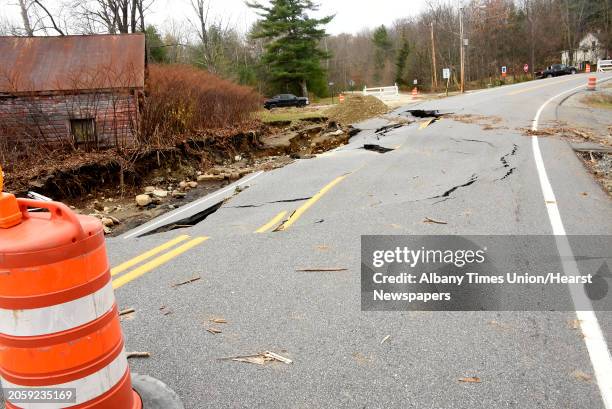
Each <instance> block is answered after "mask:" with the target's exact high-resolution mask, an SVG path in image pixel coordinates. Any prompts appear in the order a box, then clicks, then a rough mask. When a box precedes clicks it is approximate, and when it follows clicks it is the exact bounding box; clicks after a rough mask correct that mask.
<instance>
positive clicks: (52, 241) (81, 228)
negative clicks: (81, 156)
mask: <svg viewBox="0 0 612 409" xmlns="http://www.w3.org/2000/svg"><path fill="white" fill-rule="evenodd" d="M29 208H38V209H45V210H46V211H44V212H29V211H28V209H29ZM0 378H1V381H2V386H3V388H9V389H15V390H25V391H30V390H40V389H41V388H44V389H45V390H47V389H51V388H53V389H56V388H57V389H61V390H63V391H64V392H65V393H64V394H63V395H62V396H63V399H65V400H66V401H65V402H62V403H59V402H58V403H57V404H52V405H49V404H48V403H47V404H46V406H45V405H43V406H40V405H39V404H33V403H32V402H35V401H30V403H23V402H22V399H21V398H20V397H19V396H17V397H16V398H14V399H13V400H12V399H11V396H7V394H6V393H5V399H7V403H6V407H7V408H10V409H17V408H30V407H34V408H38V407H52V408H88V409H140V408H142V402H141V399H140V397H139V396H138V394H137V393H136V392H135V391H134V390H132V384H131V380H130V370H129V367H128V363H127V359H126V354H125V350H124V346H123V336H122V333H121V326H120V324H119V315H118V312H117V305H116V303H115V297H114V293H113V288H112V284H111V276H110V267H109V263H108V258H107V254H106V245H105V241H104V231H103V228H102V225H101V223H100V222H99V221H98V220H97V219H95V218H93V217H88V216H77V215H76V214H75V213H73V212H72V211H71V210H70V209H69V208H68V207H67V206H65V205H63V204H61V203H56V202H41V201H34V200H26V199H16V198H15V196H13V195H11V194H8V193H0ZM5 390H6V389H5ZM73 394H74V395H73ZM9 395H11V394H10V393H9ZM68 395H70V396H68ZM55 398H57V396H55ZM19 399H21V400H19ZM60 399H62V398H61V397H60Z"/></svg>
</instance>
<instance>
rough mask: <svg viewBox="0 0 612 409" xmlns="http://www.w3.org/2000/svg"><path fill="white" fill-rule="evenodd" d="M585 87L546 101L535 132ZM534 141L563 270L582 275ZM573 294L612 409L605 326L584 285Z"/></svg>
mask: <svg viewBox="0 0 612 409" xmlns="http://www.w3.org/2000/svg"><path fill="white" fill-rule="evenodd" d="M609 79H612V77H607V78H602V79H600V81H607V80H609ZM583 87H585V85H581V86H579V87H575V88H572V89H569V90H567V91H564V92H561V93H559V94H557V95H555V96H554V97H552V98H550V99H548V100H547V101H546V102H544V104H543V105H542V106H541V107H540V109H538V112H537V113H536V116H535V117H534V119H533V124H532V126H531V129H532V130H533V131H537V130H538V122H539V120H540V116H541V115H542V112H543V111H544V109H545V108H546V106H547V105H548V104H549V103H551V102H552V101H554V100H555V99H556V98H558V97H560V96H562V95H564V94H568V93H570V92H573V91H576V90H578V89H580V88H583ZM531 141H532V148H533V156H534V159H535V162H536V167H537V169H538V176H539V179H540V186H541V187H542V193H543V195H544V201H545V203H546V210H547V211H548V218H549V219H550V224H551V226H552V230H553V234H554V235H555V240H556V244H557V249H558V251H559V255H560V257H561V262H562V265H563V271H564V272H565V274H566V275H568V276H569V275H572V276H576V275H580V271H579V270H578V265H577V263H576V259H575V258H574V254H573V253H572V249H571V246H570V244H569V240H568V239H567V234H566V232H565V227H564V226H563V221H562V220H561V214H560V213H559V207H558V206H557V199H556V197H555V193H554V191H553V189H552V185H551V184H550V181H549V179H548V175H547V174H546V168H545V167H544V160H543V158H542V152H541V151H540V144H539V142H538V137H537V135H533V136H532V139H531ZM570 294H571V296H572V300H573V302H574V306H575V308H576V306H590V307H591V308H590V310H589V311H576V316H577V318H578V321H579V322H580V327H581V329H582V334H583V336H584V343H585V344H586V347H587V351H588V352H589V357H590V358H591V364H592V365H593V371H594V373H595V379H596V380H597V384H598V386H599V391H600V393H601V398H602V400H603V404H604V407H605V408H606V409H612V358H611V357H610V351H609V350H608V344H607V342H606V339H605V337H604V335H603V333H602V332H601V327H600V326H599V322H598V321H597V316H596V315H595V312H594V311H593V308H592V304H591V301H590V300H589V299H588V297H587V296H586V294H585V292H584V288H583V287H581V286H570ZM576 309H578V308H576Z"/></svg>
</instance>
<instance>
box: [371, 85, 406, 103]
mask: <svg viewBox="0 0 612 409" xmlns="http://www.w3.org/2000/svg"><path fill="white" fill-rule="evenodd" d="M363 95H372V96H374V97H377V98H378V99H394V98H399V87H398V86H397V84H395V85H393V86H392V87H375V88H367V87H364V88H363Z"/></svg>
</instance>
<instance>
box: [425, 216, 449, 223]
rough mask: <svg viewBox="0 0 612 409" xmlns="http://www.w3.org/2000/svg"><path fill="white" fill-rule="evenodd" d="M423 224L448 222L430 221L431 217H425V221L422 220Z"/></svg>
mask: <svg viewBox="0 0 612 409" xmlns="http://www.w3.org/2000/svg"><path fill="white" fill-rule="evenodd" d="M423 223H433V224H448V222H444V221H442V220H436V219H432V218H431V217H426V218H425V220H423Z"/></svg>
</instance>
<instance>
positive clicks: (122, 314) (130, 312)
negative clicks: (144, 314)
mask: <svg viewBox="0 0 612 409" xmlns="http://www.w3.org/2000/svg"><path fill="white" fill-rule="evenodd" d="M134 312H136V310H135V309H134V308H126V309H125V310H121V311H119V316H120V317H122V316H124V315H128V314H132V313H134Z"/></svg>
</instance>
